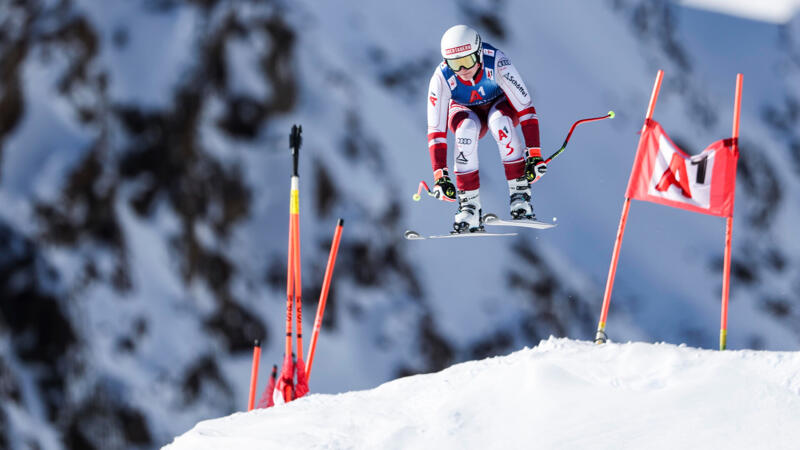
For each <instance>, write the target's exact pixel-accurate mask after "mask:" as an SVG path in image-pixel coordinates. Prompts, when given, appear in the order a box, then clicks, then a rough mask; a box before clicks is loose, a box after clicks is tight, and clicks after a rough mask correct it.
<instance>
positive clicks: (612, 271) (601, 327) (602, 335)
mask: <svg viewBox="0 0 800 450" xmlns="http://www.w3.org/2000/svg"><path fill="white" fill-rule="evenodd" d="M663 78H664V71H663V70H659V71H658V75H656V81H655V84H654V85H653V93H652V94H651V95H650V104H649V105H648V106H647V115H646V116H645V121H644V125H642V136H641V137H640V138H639V146H640V147H641V145H642V139H643V138H644V130H645V129H646V128H647V122H648V121H649V120H650V119H652V118H653V111H654V110H655V108H656V101H657V100H658V92H659V90H661V80H662V79H663ZM634 161H635V160H634ZM634 164H635V162H634ZM630 205H631V199H630V198H629V197H625V203H624V204H623V206H622V216H621V217H620V219H619V227H618V228H617V238H616V240H615V241H614V251H613V253H612V254H611V264H610V267H609V268H608V279H607V280H606V289H605V293H604V294H603V311H602V312H601V313H600V322H599V323H598V324H597V334H595V337H594V342H595V343H598V344H602V343H604V342H606V339H607V338H608V336H607V335H606V320H607V319H608V307H609V305H610V303H611V291H612V289H613V288H614V278H615V277H616V274H617V262H618V261H619V250H620V247H621V246H622V237H623V235H624V234H625V224H626V223H627V222H628V211H629V210H630Z"/></svg>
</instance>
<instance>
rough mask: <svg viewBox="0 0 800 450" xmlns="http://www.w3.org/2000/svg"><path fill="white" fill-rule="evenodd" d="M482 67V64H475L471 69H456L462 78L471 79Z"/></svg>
mask: <svg viewBox="0 0 800 450" xmlns="http://www.w3.org/2000/svg"><path fill="white" fill-rule="evenodd" d="M480 67H481V65H480V64H475V65H474V66H472V67H470V68H469V69H464V68H462V69H461V70H457V71H456V75H458V76H459V78H461V79H462V80H471V79H473V78H475V73H477V72H478V69H479V68H480Z"/></svg>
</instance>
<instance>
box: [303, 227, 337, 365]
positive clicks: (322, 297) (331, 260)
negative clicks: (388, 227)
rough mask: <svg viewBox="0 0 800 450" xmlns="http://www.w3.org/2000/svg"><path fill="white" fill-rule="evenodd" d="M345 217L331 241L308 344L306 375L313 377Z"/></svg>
mask: <svg viewBox="0 0 800 450" xmlns="http://www.w3.org/2000/svg"><path fill="white" fill-rule="evenodd" d="M343 226H344V219H339V222H338V223H337V224H336V231H335V232H334V234H333V241H332V242H331V253H330V255H328V267H327V268H326V269H325V278H324V280H323V281H322V290H321V291H320V293H319V304H318V305H317V317H316V318H315V319H314V331H313V332H312V333H311V344H310V345H309V346H308V361H307V362H306V374H307V375H306V376H307V377H308V378H310V377H311V366H312V364H314V351H315V350H316V348H317V337H318V336H319V330H320V328H322V316H324V315H325V303H326V302H327V301H328V289H329V288H330V287H331V278H332V277H333V268H334V266H336V255H337V254H338V253H339V241H340V240H341V238H342V227H343Z"/></svg>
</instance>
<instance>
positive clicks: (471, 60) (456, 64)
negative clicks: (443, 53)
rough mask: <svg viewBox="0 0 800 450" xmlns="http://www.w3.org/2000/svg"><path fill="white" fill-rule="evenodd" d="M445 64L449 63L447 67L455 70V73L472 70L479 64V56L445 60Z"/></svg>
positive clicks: (475, 54) (473, 55) (474, 54)
mask: <svg viewBox="0 0 800 450" xmlns="http://www.w3.org/2000/svg"><path fill="white" fill-rule="evenodd" d="M445 62H447V65H448V66H449V67H450V68H451V69H453V72H458V71H459V70H461V69H472V67H473V66H475V64H477V63H478V54H477V53H470V54H469V55H467V56H462V57H461V58H453V59H445Z"/></svg>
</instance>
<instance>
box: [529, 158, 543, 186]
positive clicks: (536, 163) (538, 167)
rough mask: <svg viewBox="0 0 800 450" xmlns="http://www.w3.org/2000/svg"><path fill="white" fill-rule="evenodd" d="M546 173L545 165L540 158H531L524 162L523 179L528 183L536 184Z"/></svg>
mask: <svg viewBox="0 0 800 450" xmlns="http://www.w3.org/2000/svg"><path fill="white" fill-rule="evenodd" d="M545 173H547V164H546V163H545V162H544V160H543V159H542V157H541V156H531V157H528V158H527V159H526V160H525V178H527V179H528V182H530V183H536V182H537V181H539V179H540V178H542V176H544V174H545Z"/></svg>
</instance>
